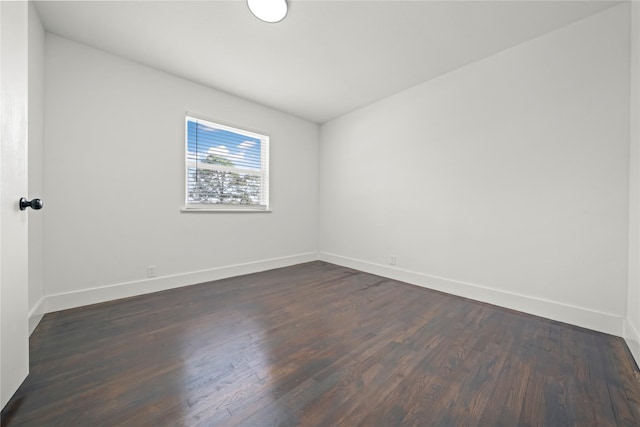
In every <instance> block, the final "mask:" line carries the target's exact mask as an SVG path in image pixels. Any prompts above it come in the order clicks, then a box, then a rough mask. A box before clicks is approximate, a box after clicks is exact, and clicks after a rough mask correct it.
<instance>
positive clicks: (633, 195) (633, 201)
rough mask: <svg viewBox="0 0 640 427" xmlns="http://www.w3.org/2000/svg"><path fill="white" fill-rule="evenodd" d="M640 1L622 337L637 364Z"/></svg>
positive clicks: (635, 12)
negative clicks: (626, 273)
mask: <svg viewBox="0 0 640 427" xmlns="http://www.w3.org/2000/svg"><path fill="white" fill-rule="evenodd" d="M639 51H640V4H638V2H635V1H634V2H631V55H630V58H631V76H630V77H631V81H630V84H631V90H630V93H631V99H630V101H631V102H630V106H631V108H630V110H631V111H630V116H629V117H630V121H629V123H630V129H629V142H630V150H629V289H628V294H627V322H626V323H625V333H624V337H625V339H626V341H627V344H628V345H629V349H630V350H631V353H632V354H633V355H634V357H635V359H636V362H637V363H638V364H640V105H639V102H640V64H639Z"/></svg>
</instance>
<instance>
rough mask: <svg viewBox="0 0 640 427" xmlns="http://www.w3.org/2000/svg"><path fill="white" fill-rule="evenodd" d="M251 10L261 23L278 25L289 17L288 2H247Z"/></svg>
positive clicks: (270, 0)
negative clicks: (277, 23)
mask: <svg viewBox="0 0 640 427" xmlns="http://www.w3.org/2000/svg"><path fill="white" fill-rule="evenodd" d="M247 5H248V6H249V10H250V11H251V13H253V15H254V16H255V17H256V18H258V19H259V20H261V21H264V22H269V23H272V24H273V23H276V22H280V21H282V20H283V19H284V17H285V16H287V0H247Z"/></svg>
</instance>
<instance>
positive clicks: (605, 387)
mask: <svg viewBox="0 0 640 427" xmlns="http://www.w3.org/2000/svg"><path fill="white" fill-rule="evenodd" d="M636 374H637V368H636V366H635V364H634V362H633V360H632V358H631V356H630V354H629V351H628V349H627V347H626V345H625V343H624V342H623V340H622V339H620V338H617V337H613V336H610V335H605V334H601V333H597V332H593V331H589V330H586V329H581V328H577V327H573V326H569V325H566V324H561V323H558V322H554V321H550V320H545V319H541V318H538V317H534V316H529V315H525V314H521V313H518V312H514V311H510V310H505V309H501V308H496V307H494V306H491V305H487V304H482V303H478V302H474V301H471V300H467V299H464V298H459V297H453V296H450V295H446V294H443V293H439V292H434V291H430V290H427V289H423V288H419V287H415V286H411V285H407V284H404V283H400V282H396V281H393V280H388V279H384V278H381V277H378V276H373V275H370V274H366V273H361V272H358V271H355V270H351V269H348V268H343V267H338V266H335V265H331V264H326V263H323V262H312V263H308V264H301V265H297V266H293V267H288V268H282V269H277V270H272V271H267V272H263V273H258V274H252V275H248V276H242V277H236V278H231V279H226V280H221V281H217V282H212V283H205V284H201V285H196V286H190V287H186V288H181V289H175V290H170V291H165V292H159V293H155V294H150V295H144V296H140V297H134V298H128V299H125V300H119V301H113V302H108V303H104V304H98V305H94V306H90V307H83V308H78V309H73V310H67V311H61V312H57V313H51V314H47V315H46V316H45V317H44V319H43V320H42V322H41V323H40V325H39V326H38V328H37V329H36V331H35V332H34V333H33V335H32V336H31V372H30V374H29V377H28V378H27V380H26V381H25V382H24V384H23V385H22V386H21V388H20V389H19V390H18V392H17V393H16V395H15V396H14V398H13V399H12V400H11V402H10V403H9V404H8V405H7V407H6V408H5V410H4V411H3V413H2V425H3V426H95V425H98V426H117V425H126V426H214V425H221V426H236V425H239V426H275V425H282V426H359V425H360V426H400V425H415V426H551V427H555V426H597V427H604V426H640V383H639V382H638V379H637V376H636Z"/></svg>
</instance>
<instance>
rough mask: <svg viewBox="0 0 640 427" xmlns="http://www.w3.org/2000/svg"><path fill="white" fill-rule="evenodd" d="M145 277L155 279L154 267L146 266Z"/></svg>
mask: <svg viewBox="0 0 640 427" xmlns="http://www.w3.org/2000/svg"><path fill="white" fill-rule="evenodd" d="M147 277H156V266H155V265H148V266H147Z"/></svg>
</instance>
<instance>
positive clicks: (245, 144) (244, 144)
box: [238, 141, 256, 149]
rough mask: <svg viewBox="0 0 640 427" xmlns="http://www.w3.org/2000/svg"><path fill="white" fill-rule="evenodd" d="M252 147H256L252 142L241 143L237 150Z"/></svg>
mask: <svg viewBox="0 0 640 427" xmlns="http://www.w3.org/2000/svg"><path fill="white" fill-rule="evenodd" d="M254 145H256V143H255V142H254V141H244V142H243V143H241V144H240V145H238V148H241V149H247V148H251V147H253V146H254Z"/></svg>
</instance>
